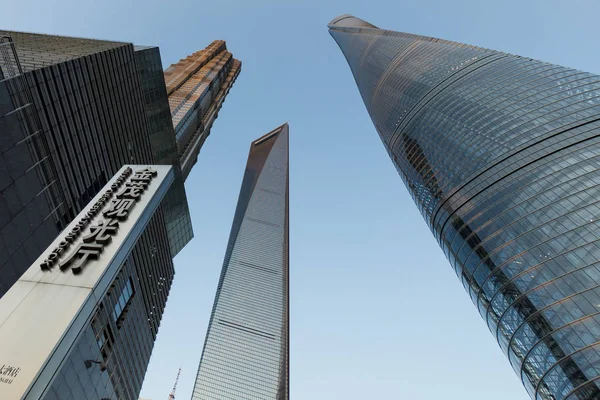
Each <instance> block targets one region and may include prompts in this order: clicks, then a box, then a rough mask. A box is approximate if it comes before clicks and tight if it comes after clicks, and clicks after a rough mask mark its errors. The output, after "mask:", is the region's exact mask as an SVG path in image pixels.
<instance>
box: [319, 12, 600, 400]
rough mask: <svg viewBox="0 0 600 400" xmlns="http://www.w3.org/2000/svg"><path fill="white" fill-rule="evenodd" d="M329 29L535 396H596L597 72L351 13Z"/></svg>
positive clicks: (427, 215)
mask: <svg viewBox="0 0 600 400" xmlns="http://www.w3.org/2000/svg"><path fill="white" fill-rule="evenodd" d="M329 31H330V33H331V35H332V36H333V38H334V39H335V40H336V42H337V43H338V45H339V46H340V48H341V50H342V52H343V53H344V56H345V57H346V60H347V61H348V64H349V66H350V69H351V71H352V73H353V75H354V79H355V81H356V84H357V86H358V88H359V91H360V94H361V96H362V98H363V101H364V103H365V106H366V108H367V111H368V112H369V114H370V116H371V119H372V120H373V123H374V125H375V128H376V130H377V132H378V133H379V136H380V138H381V140H382V142H383V144H384V146H385V147H386V149H387V151H388V153H389V155H390V158H391V159H392V161H393V163H394V165H395V167H396V169H397V170H398V172H399V174H400V176H401V177H402V179H403V181H404V183H405V185H406V187H407V188H408V190H409V192H410V194H411V196H412V197H413V199H414V201H415V203H416V205H417V207H418V208H419V210H420V211H421V213H422V215H423V217H424V219H425V221H426V222H427V224H428V225H429V227H430V229H431V231H432V232H433V234H434V235H435V237H436V239H437V240H438V242H439V244H440V246H441V247H442V249H443V251H444V253H445V254H446V256H447V258H448V260H449V261H450V263H451V265H452V267H453V268H454V269H455V271H456V273H457V275H458V277H459V279H460V280H461V282H462V283H463V285H464V287H465V289H466V290H467V292H468V293H469V295H470V296H471V298H472V300H473V302H474V303H475V305H476V306H477V308H478V310H479V312H480V314H481V316H482V317H483V319H484V320H485V321H486V323H487V324H488V326H489V328H490V330H491V332H492V334H493V335H494V336H495V337H496V338H497V340H498V343H499V345H500V347H501V348H502V350H503V351H504V352H505V354H506V355H507V357H508V358H509V360H510V363H511V364H512V366H513V368H514V370H515V371H516V373H517V374H518V376H519V378H520V379H521V380H522V382H523V384H524V386H525V388H526V390H527V391H528V393H529V394H530V395H531V397H532V398H534V399H538V400H541V399H544V400H546V399H552V400H559V399H561V400H563V399H566V400H592V399H598V398H600V241H599V240H600V229H599V227H600V208H599V205H598V198H599V197H600V186H599V184H600V76H598V75H594V74H590V73H586V72H581V71H576V70H573V69H569V68H565V67H561V66H557V65H552V64H549V63H545V62H541V61H536V60H532V59H529V58H525V57H520V56H515V55H511V54H506V53H501V52H497V51H493V50H488V49H484V48H479V47H475V46H470V45H465V44H461V43H456V42H450V41H447V40H442V39H436V38H431V37H425V36H419V35H413V34H408V33H400V32H394V31H389V30H382V29H379V28H377V27H376V26H374V25H372V24H369V23H367V22H365V21H363V20H360V19H358V18H355V17H352V16H350V15H342V16H340V17H338V18H335V19H334V20H333V21H331V22H330V24H329Z"/></svg>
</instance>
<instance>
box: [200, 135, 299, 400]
mask: <svg viewBox="0 0 600 400" xmlns="http://www.w3.org/2000/svg"><path fill="white" fill-rule="evenodd" d="M288 187H289V177H288V125H287V124H284V125H282V126H280V127H278V128H277V129H275V130H273V131H271V132H269V133H267V134H266V135H264V136H262V137H260V138H259V139H257V140H255V141H254V142H252V145H251V146H250V154H249V156H248V163H247V165H246V172H245V174H244V179H243V181H242V188H241V190H240V196H239V199H238V204H237V208H236V211H235V216H234V219H233V224H232V227H231V233H230V236H229V243H228V245H227V250H226V253H225V260H224V261H223V269H222V271H221V278H220V280H219V285H218V287H217V294H216V297H215V302H214V305H213V311H212V314H211V319H210V323H209V327H208V333H207V336H206V340H205V343H204V349H203V352H202V358H201V360H200V366H199V368H198V375H197V377H196V384H195V386H194V392H193V394H192V399H202V400H208V399H223V398H232V399H250V398H252V399H265V400H266V399H269V400H273V399H280V400H286V399H289V209H288V204H289V190H288Z"/></svg>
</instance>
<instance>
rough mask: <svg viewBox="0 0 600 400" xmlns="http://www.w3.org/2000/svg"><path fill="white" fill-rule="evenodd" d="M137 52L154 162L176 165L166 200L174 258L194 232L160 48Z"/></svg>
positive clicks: (144, 48)
mask: <svg viewBox="0 0 600 400" xmlns="http://www.w3.org/2000/svg"><path fill="white" fill-rule="evenodd" d="M134 50H135V60H136V65H137V72H138V76H139V78H140V85H141V88H142V95H143V97H144V109H145V112H146V121H147V124H148V136H149V138H150V145H151V146H152V153H153V156H154V162H155V163H156V164H161V165H173V167H174V169H175V182H174V183H173V185H172V186H171V189H170V190H169V193H168V194H167V197H166V198H165V199H164V200H163V208H164V212H165V213H166V214H165V216H166V222H167V233H168V235H169V244H170V246H171V256H172V257H175V255H177V253H179V251H180V250H181V249H183V247H184V246H185V245H186V244H187V243H188V242H189V241H190V240H192V237H193V236H194V232H193V230H192V219H191V217H190V211H189V208H188V202H187V195H186V193H185V187H184V185H183V176H182V173H181V166H180V164H179V154H178V152H177V142H176V140H175V130H174V128H173V121H172V119H171V109H170V108H169V98H168V96H167V90H166V87H165V80H164V77H163V70H162V61H161V58H160V51H159V49H158V47H147V46H135V47H134Z"/></svg>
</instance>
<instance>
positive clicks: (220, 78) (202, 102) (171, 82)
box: [164, 40, 242, 178]
mask: <svg viewBox="0 0 600 400" xmlns="http://www.w3.org/2000/svg"><path fill="white" fill-rule="evenodd" d="M241 68H242V63H241V62H240V61H239V60H236V59H235V58H233V55H232V54H231V53H230V52H229V51H227V46H226V44H225V41H223V40H215V41H214V42H212V43H211V44H210V45H209V46H208V47H207V48H206V49H204V50H200V51H197V52H195V53H193V54H191V55H189V56H187V57H186V58H184V59H182V60H179V62H177V63H176V64H172V65H171V66H170V67H169V68H167V69H166V70H165V73H164V75H165V82H166V86H167V94H168V96H169V105H170V107H171V115H172V117H173V126H174V128H175V135H176V138H177V147H178V150H179V156H180V161H181V170H182V172H183V176H184V178H187V176H188V175H189V173H190V171H191V169H192V167H193V166H194V164H195V163H196V160H197V158H198V154H199V153H200V148H201V147H202V145H203V144H204V141H205V140H206V138H207V137H208V135H209V134H210V128H211V127H212V124H213V122H214V121H215V119H216V118H217V114H218V113H219V110H220V109H221V106H222V104H223V102H224V101H225V96H227V93H229V89H231V86H232V85H233V82H235V80H236V78H237V77H238V75H239V73H240V71H241Z"/></svg>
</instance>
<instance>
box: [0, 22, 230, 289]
mask: <svg viewBox="0 0 600 400" xmlns="http://www.w3.org/2000/svg"><path fill="white" fill-rule="evenodd" d="M240 67H241V63H240V62H239V61H237V60H235V59H233V57H232V56H231V53H229V52H228V51H227V50H226V48H225V42H223V41H215V42H213V44H211V46H209V47H208V48H207V49H206V50H202V51H199V52H196V53H194V54H193V55H191V56H189V57H187V58H186V59H185V60H182V61H180V62H179V63H177V64H174V65H173V66H171V67H169V69H167V71H163V70H162V62H161V58H160V53H159V50H158V48H157V47H152V46H150V47H147V46H134V45H132V44H131V43H122V42H114V41H103V40H93V39H81V38H72V37H64V36H53V35H41V34H32V33H23V32H12V31H0V129H2V132H3V133H4V132H6V134H3V137H2V138H1V139H0V192H1V194H2V196H1V197H0V296H2V295H3V294H4V293H5V292H6V290H8V288H10V286H11V285H12V284H13V283H14V282H16V280H17V279H18V278H19V276H20V275H21V274H22V273H23V272H24V271H25V269H26V268H28V266H29V265H30V264H31V262H32V261H33V260H35V259H36V258H37V256H38V255H39V252H40V251H41V250H42V249H44V248H45V247H46V246H47V245H48V244H49V243H50V242H51V241H52V240H53V239H54V238H55V237H56V235H57V234H58V233H59V232H60V231H61V230H62V229H63V228H64V227H65V226H66V225H67V224H68V223H69V222H70V221H71V220H72V218H73V217H74V216H75V215H77V214H78V213H79V211H80V210H81V209H82V207H84V206H85V205H86V204H87V202H88V201H89V200H90V199H91V198H92V197H93V196H94V195H95V194H96V193H97V191H98V190H99V189H100V188H101V187H102V186H103V185H104V184H105V183H106V182H107V179H108V178H109V177H111V176H112V175H113V174H114V173H115V172H116V171H117V170H118V169H119V168H120V167H121V166H122V165H124V164H128V163H145V164H170V165H173V166H174V167H175V174H176V180H175V183H174V184H173V185H172V186H171V190H170V193H169V194H168V195H167V197H166V198H165V200H164V201H163V204H162V209H163V210H162V212H163V213H164V215H165V223H166V226H167V236H168V242H169V246H170V251H171V255H172V256H175V255H176V254H177V253H178V252H179V251H180V250H181V249H182V248H183V246H185V244H186V243H188V242H189V241H190V240H191V238H192V237H193V232H192V226H191V219H190V216H189V210H188V205H187V198H186V194H185V189H184V186H183V179H184V178H185V177H187V175H188V174H189V172H190V170H191V168H192V166H193V164H194V163H195V161H196V157H197V155H198V152H199V151H200V147H201V146H202V144H203V142H204V140H205V139H206V137H207V136H208V134H209V131H210V128H211V126H212V124H213V122H214V120H215V119H216V117H217V114H218V111H219V109H220V108H221V106H222V103H223V101H224V98H225V96H226V95H227V93H228V92H229V89H230V88H231V85H232V84H233V81H234V80H235V78H236V77H237V76H238V74H239V72H240ZM165 78H166V79H167V80H168V84H165ZM174 122H175V123H174ZM176 132H177V133H176ZM181 166H184V167H185V168H184V169H183V168H182V167H181Z"/></svg>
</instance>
